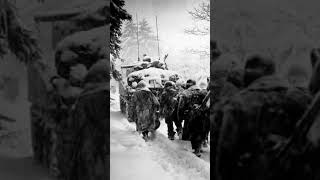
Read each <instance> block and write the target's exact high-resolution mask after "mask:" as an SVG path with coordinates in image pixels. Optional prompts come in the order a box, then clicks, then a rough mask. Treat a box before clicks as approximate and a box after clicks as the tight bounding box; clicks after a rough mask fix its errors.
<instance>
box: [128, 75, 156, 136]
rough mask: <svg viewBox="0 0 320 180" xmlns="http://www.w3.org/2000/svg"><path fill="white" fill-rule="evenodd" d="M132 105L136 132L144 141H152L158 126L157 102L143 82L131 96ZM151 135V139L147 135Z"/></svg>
mask: <svg viewBox="0 0 320 180" xmlns="http://www.w3.org/2000/svg"><path fill="white" fill-rule="evenodd" d="M132 103H133V106H134V107H135V112H134V114H135V115H136V116H137V117H136V118H135V119H136V126H137V131H138V132H139V133H142V135H143V139H144V140H146V141H147V140H149V139H153V138H154V137H155V131H156V129H157V128H159V126H160V121H159V106H160V104H159V102H158V100H157V98H156V96H155V95H154V94H153V93H152V92H151V91H150V89H149V88H148V87H147V83H146V82H145V81H140V82H139V83H138V85H137V91H136V92H135V93H134V94H133V97H132ZM149 132H150V133H151V137H150V136H149V135H148V134H149Z"/></svg>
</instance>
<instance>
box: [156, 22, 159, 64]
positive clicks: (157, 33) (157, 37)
mask: <svg viewBox="0 0 320 180" xmlns="http://www.w3.org/2000/svg"><path fill="white" fill-rule="evenodd" d="M156 28H157V42H158V57H159V60H160V48H159V35H158V18H157V16H156Z"/></svg>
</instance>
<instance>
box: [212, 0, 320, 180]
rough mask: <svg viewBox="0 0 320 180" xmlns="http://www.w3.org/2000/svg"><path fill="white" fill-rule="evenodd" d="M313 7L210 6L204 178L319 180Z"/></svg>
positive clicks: (257, 0) (231, 0)
mask: <svg viewBox="0 0 320 180" xmlns="http://www.w3.org/2000/svg"><path fill="white" fill-rule="evenodd" d="M318 6H319V2H318V1H314V0H308V1H297V0H290V1H289V0H245V1H237V0H224V1H215V2H214V3H212V7H213V9H211V13H212V14H213V15H212V17H211V26H210V30H211V34H210V35H211V36H210V39H211V42H210V45H211V62H210V63H211V68H210V70H211V73H210V75H211V79H210V80H211V81H212V82H213V84H212V86H211V87H210V90H211V91H212V92H213V94H212V96H211V97H212V101H211V102H212V103H211V108H212V111H210V113H211V118H210V119H211V126H212V128H211V131H210V135H211V142H212V143H211V144H210V145H211V164H212V165H211V174H210V176H211V178H213V179H219V180H275V179H290V180H298V179H310V180H311V179H312V180H315V179H319V177H320V176H319V162H320V161H319V159H317V158H318V157H319V154H317V153H319V137H320V136H319V133H320V131H319V122H318V120H319V110H320V108H319V102H320V101H319V95H318V91H319V88H318V86H319V83H320V82H319V80H318V79H319V78H318V77H319V74H318V73H319V68H318V61H319V52H320V51H319V47H320V44H319V43H320V41H319V40H320V37H319V32H320V26H319V18H320V14H319V9H318Z"/></svg>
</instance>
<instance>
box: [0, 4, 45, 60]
mask: <svg viewBox="0 0 320 180" xmlns="http://www.w3.org/2000/svg"><path fill="white" fill-rule="evenodd" d="M16 11H17V9H16V7H15V4H14V3H13V2H11V1H10V0H0V57H2V56H3V55H5V54H7V53H9V51H10V52H11V53H13V54H14V55H15V56H16V57H17V58H18V59H19V60H20V61H22V62H29V61H33V60H36V59H39V57H40V50H39V48H38V45H37V42H36V40H35V38H33V37H32V32H31V31H29V30H28V29H26V28H25V27H24V26H23V24H22V23H21V22H20V20H19V17H18V15H17V12H16Z"/></svg>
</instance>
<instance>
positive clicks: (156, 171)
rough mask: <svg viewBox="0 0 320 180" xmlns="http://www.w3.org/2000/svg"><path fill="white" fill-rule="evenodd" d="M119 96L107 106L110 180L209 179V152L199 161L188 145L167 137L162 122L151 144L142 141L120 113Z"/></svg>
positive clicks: (113, 95)
mask: <svg viewBox="0 0 320 180" xmlns="http://www.w3.org/2000/svg"><path fill="white" fill-rule="evenodd" d="M118 96H119V95H118V94H111V97H113V98H114V99H115V101H113V102H111V107H110V128H111V133H110V150H111V154H110V164H111V169H110V174H111V176H110V178H111V179H112V180H118V179H119V180H122V179H125V178H129V179H139V180H149V179H152V180H158V179H159V180H171V179H174V180H209V179H210V163H209V162H210V155H209V153H210V149H209V148H208V149H205V152H204V153H203V157H202V158H198V157H196V156H195V155H194V154H193V153H192V152H191V151H192V150H191V147H190V146H191V145H190V142H187V141H180V140H174V141H170V140H169V139H168V138H167V135H166V134H167V132H166V131H167V130H166V125H165V123H164V121H163V120H162V122H161V126H160V128H159V129H158V130H157V133H156V139H155V140H154V141H149V142H147V143H146V142H145V141H144V140H143V139H142V137H141V135H139V134H138V133H137V132H136V131H135V130H136V129H135V125H134V124H132V123H129V122H128V121H127V119H126V118H125V117H124V116H123V115H122V114H121V113H120V108H119V101H118V99H119V98H118Z"/></svg>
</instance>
